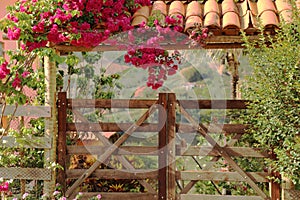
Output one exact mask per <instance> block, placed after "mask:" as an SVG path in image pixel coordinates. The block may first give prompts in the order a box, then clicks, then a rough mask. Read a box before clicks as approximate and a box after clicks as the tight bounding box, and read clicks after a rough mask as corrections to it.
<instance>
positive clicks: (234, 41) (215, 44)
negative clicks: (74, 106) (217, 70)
mask: <svg viewBox="0 0 300 200" xmlns="http://www.w3.org/2000/svg"><path fill="white" fill-rule="evenodd" d="M248 38H249V40H250V41H254V40H258V36H257V35H254V36H248ZM243 43H244V42H243V40H242V36H223V35H221V36H212V37H210V38H208V39H206V45H205V46H190V45H188V44H175V43H163V44H160V46H161V48H162V49H165V50H194V49H203V48H205V49H232V48H244V47H243V46H242V44H243ZM53 48H55V49H56V50H57V51H60V52H62V53H64V52H76V51H77V52H82V51H126V47H124V46H123V47H122V46H119V45H114V46H111V45H104V44H101V45H98V46H96V47H94V48H86V47H76V46H68V45H56V46H54V47H53Z"/></svg>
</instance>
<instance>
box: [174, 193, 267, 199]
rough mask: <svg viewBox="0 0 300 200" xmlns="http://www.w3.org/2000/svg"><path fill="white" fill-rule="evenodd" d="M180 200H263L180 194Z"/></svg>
mask: <svg viewBox="0 0 300 200" xmlns="http://www.w3.org/2000/svg"><path fill="white" fill-rule="evenodd" d="M179 196H180V200H199V199H201V200H263V198H262V197H260V196H237V195H209V194H181V195H179Z"/></svg>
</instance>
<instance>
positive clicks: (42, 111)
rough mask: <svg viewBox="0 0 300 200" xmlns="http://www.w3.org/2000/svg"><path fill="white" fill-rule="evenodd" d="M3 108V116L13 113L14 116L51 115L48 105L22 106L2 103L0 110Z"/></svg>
mask: <svg viewBox="0 0 300 200" xmlns="http://www.w3.org/2000/svg"><path fill="white" fill-rule="evenodd" d="M2 109H4V114H3V115H4V116H9V115H12V114H14V117H20V116H28V117H46V118H48V117H51V107H50V106H29V105H26V106H23V105H18V106H14V105H5V106H4V105H2V104H0V110H2ZM15 110H16V111H15Z"/></svg>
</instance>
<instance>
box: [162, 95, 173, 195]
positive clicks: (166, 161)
mask: <svg viewBox="0 0 300 200" xmlns="http://www.w3.org/2000/svg"><path fill="white" fill-rule="evenodd" d="M159 104H160V105H161V107H160V108H159V125H160V126H159V127H161V129H160V131H159V165H158V167H159V171H158V174H159V178H158V185H159V186H158V199H167V200H175V196H176V179H175V167H176V163H175V122H176V110H175V108H176V96H175V94H172V93H170V94H165V93H164V94H159Z"/></svg>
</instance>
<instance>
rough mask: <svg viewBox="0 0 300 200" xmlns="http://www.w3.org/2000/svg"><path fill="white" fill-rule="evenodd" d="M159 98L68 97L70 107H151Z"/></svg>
mask: <svg viewBox="0 0 300 200" xmlns="http://www.w3.org/2000/svg"><path fill="white" fill-rule="evenodd" d="M156 101H157V100H142V99H68V108H69V109H72V108H150V107H151V106H152V105H153V104H154V103H156Z"/></svg>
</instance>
